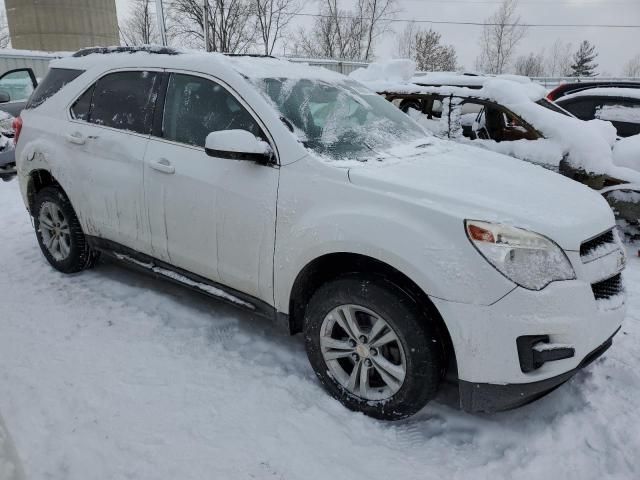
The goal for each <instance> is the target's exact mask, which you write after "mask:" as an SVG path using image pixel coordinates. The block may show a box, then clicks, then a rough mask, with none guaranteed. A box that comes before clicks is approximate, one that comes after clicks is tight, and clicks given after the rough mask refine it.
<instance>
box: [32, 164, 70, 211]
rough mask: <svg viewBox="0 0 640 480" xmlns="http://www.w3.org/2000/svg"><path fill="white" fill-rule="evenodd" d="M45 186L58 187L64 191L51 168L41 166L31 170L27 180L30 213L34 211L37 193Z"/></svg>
mask: <svg viewBox="0 0 640 480" xmlns="http://www.w3.org/2000/svg"><path fill="white" fill-rule="evenodd" d="M45 187H57V188H59V189H60V190H62V191H63V192H64V189H63V188H62V185H60V182H58V180H57V179H56V178H55V177H54V176H53V174H52V173H51V172H50V171H49V170H46V169H44V168H40V169H35V170H32V171H31V172H29V179H28V181H27V207H28V208H29V212H30V213H33V206H34V205H33V202H34V200H35V198H36V195H37V194H38V192H40V191H41V190H42V189H43V188H45Z"/></svg>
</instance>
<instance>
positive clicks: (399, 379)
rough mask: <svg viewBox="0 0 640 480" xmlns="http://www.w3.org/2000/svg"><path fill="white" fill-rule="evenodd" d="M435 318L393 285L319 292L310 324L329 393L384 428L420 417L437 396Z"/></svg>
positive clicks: (351, 285)
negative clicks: (386, 423)
mask: <svg viewBox="0 0 640 480" xmlns="http://www.w3.org/2000/svg"><path fill="white" fill-rule="evenodd" d="M429 320H430V319H429V315H428V314H427V313H426V312H424V310H423V309H421V308H420V307H419V305H418V304H417V303H416V302H415V301H414V300H413V299H412V298H411V297H409V296H408V295H407V294H405V293H404V292H402V291H401V290H400V289H399V288H397V287H396V286H395V285H393V284H392V283H390V282H388V281H386V280H384V279H382V278H377V277H357V276H348V277H344V278H340V279H338V280H334V281H332V282H330V283H327V284H325V285H323V286H322V287H320V288H319V289H318V291H317V292H316V293H315V294H314V295H313V297H312V298H311V300H310V302H309V305H308V308H307V314H306V317H305V329H304V332H305V345H306V349H307V355H308V357H309V361H310V362H311V365H312V367H313V369H314V370H315V372H316V375H317V376H318V378H319V379H320V382H321V383H322V385H323V386H324V388H325V389H326V390H327V391H328V392H329V393H330V394H331V395H332V396H333V397H334V398H336V399H338V400H339V401H340V402H342V404H344V405H345V406H346V407H347V408H349V409H351V410H354V411H360V412H363V413H365V414H366V415H369V416H371V417H374V418H378V419H381V420H399V419H401V418H405V417H408V416H411V415H413V414H414V413H416V412H418V411H419V410H420V409H421V408H422V407H424V405H426V404H427V402H429V400H431V399H432V398H433V397H434V396H435V395H436V393H437V391H438V386H439V383H440V379H441V377H442V365H443V361H442V360H443V359H442V346H441V345H440V342H439V340H438V337H437V335H436V331H435V329H434V328H433V324H432V323H430V321H429Z"/></svg>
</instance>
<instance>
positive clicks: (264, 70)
mask: <svg viewBox="0 0 640 480" xmlns="http://www.w3.org/2000/svg"><path fill="white" fill-rule="evenodd" d="M223 56H224V55H223ZM224 57H225V59H226V61H227V62H228V63H229V64H230V65H231V66H232V67H233V68H234V69H235V70H236V71H238V72H239V73H241V74H243V75H245V76H247V77H249V78H305V79H313V80H325V81H328V82H336V81H338V82H343V81H344V80H345V79H346V78H347V77H345V76H344V75H342V74H340V73H337V72H334V71H331V70H329V69H327V68H322V67H312V66H310V65H308V64H306V63H297V62H296V63H294V62H290V61H288V60H286V59H280V58H275V57H252V56H224Z"/></svg>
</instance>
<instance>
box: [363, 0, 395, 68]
mask: <svg viewBox="0 0 640 480" xmlns="http://www.w3.org/2000/svg"><path fill="white" fill-rule="evenodd" d="M395 8H396V0H366V1H365V2H364V9H363V14H364V15H365V16H366V38H365V45H366V47H365V51H364V59H365V60H370V59H371V57H372V56H373V43H374V41H375V40H376V39H377V38H378V37H379V36H380V35H382V34H384V33H385V32H387V31H388V29H389V19H390V18H391V17H393V16H395V15H396V13H397V10H395Z"/></svg>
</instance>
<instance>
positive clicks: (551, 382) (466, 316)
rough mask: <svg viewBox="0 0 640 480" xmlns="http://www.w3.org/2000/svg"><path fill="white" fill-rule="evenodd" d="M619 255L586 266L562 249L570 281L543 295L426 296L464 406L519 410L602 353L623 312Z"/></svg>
mask: <svg viewBox="0 0 640 480" xmlns="http://www.w3.org/2000/svg"><path fill="white" fill-rule="evenodd" d="M621 255H622V253H621V251H620V250H613V251H612V252H611V253H608V254H606V255H604V256H602V257H598V258H597V259H596V260H593V261H591V260H589V257H586V256H585V257H581V256H580V254H579V253H578V252H568V256H569V258H570V261H571V262H572V264H573V265H574V268H575V270H576V275H577V279H576V280H567V281H558V282H553V283H551V284H549V285H548V286H547V287H546V288H544V289H543V290H541V291H530V290H526V289H524V288H521V287H514V289H513V290H512V291H511V292H510V293H508V294H507V295H505V296H504V297H503V298H501V299H500V300H498V301H497V302H495V303H493V304H492V305H485V306H483V305H474V304H466V303H459V302H451V301H446V300H442V299H437V298H432V300H433V303H434V305H435V306H436V308H437V309H438V311H439V312H440V314H441V316H442V318H443V320H444V322H445V324H446V325H447V328H448V330H449V334H450V336H451V341H452V343H453V348H454V351H455V357H456V365H457V371H458V379H459V385H460V399H461V404H462V407H463V408H464V409H465V410H470V411H495V410H501V409H508V408H513V407H516V406H518V405H522V404H524V403H527V402H529V401H531V400H534V399H535V398H537V397H540V396H542V395H544V394H545V393H548V392H549V391H551V390H553V389H554V388H556V387H557V386H559V385H560V384H562V383H563V382H565V381H566V380H568V379H569V378H570V377H571V376H572V375H573V374H575V372H576V371H577V370H579V369H580V368H583V367H584V366H585V365H586V364H587V363H589V361H591V360H592V359H593V358H594V357H595V356H597V355H599V354H601V353H602V352H604V350H606V348H608V347H609V345H610V342H609V339H611V338H612V336H613V335H614V333H615V332H617V331H618V329H619V328H620V326H621V324H622V321H623V319H624V316H625V313H626V308H625V296H624V290H623V288H622V286H621V285H620V283H619V282H620V275H619V274H617V272H619V271H620V270H621V268H622V267H623V266H624V256H623V255H622V257H621ZM612 275H614V277H612ZM616 282H618V283H616ZM616 286H618V288H614V287H616Z"/></svg>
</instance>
